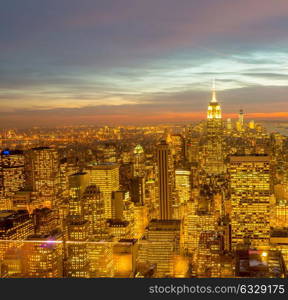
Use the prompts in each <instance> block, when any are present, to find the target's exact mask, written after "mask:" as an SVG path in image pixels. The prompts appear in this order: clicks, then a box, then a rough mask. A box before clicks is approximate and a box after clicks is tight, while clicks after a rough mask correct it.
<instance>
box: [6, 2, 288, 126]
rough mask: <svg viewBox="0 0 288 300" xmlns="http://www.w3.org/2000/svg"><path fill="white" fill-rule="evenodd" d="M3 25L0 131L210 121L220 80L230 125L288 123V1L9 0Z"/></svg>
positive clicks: (221, 98) (220, 90)
mask: <svg viewBox="0 0 288 300" xmlns="http://www.w3.org/2000/svg"><path fill="white" fill-rule="evenodd" d="M0 20H1V21H0V22H1V26H0V101H1V108H0V125H1V126H23V125H25V126H28V125H45V126H46V125H49V124H56V123H57V124H61V123H63V124H64V123H65V124H69V123H70V124H71V123H89V122H91V123H97V122H98V123H100V122H101V123H105V122H106V121H107V122H115V123H117V122H118V123H119V122H120V123H121V122H123V123H129V122H136V121H137V122H140V121H143V122H153V121H161V120H163V121H173V120H177V121H180V120H193V119H197V118H202V117H205V110H206V107H207V102H208V101H209V98H210V85H211V80H212V78H214V77H215V78H216V79H217V88H218V90H219V92H218V98H219V101H220V102H221V103H222V107H223V111H224V114H226V115H227V116H233V114H235V113H237V111H238V110H239V108H244V109H245V111H246V112H247V113H248V114H250V116H254V117H261V118H263V117H265V118H269V117H270V118H287V112H288V106H287V96H286V95H287V80H288V60H287V45H288V38H287V26H288V2H287V1H286V0H277V1H271V0H252V1H251V0H242V1H230V0H202V1H191V0H181V2H178V1H173V0H157V1H152V0H146V1H143V0H118V1H116V0H105V1H92V0H84V1H76V0H57V1H56V0H50V1H44V2H43V1H37V0H26V1H21V0H10V1H6V2H5V3H4V4H2V5H1V11H0ZM283 112H284V114H283ZM35 115H37V117H35ZM31 117H33V119H32V118H31Z"/></svg>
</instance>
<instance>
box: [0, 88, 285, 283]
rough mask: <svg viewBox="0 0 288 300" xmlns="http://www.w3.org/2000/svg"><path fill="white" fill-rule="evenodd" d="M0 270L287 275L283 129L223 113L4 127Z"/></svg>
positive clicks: (212, 107) (4, 273)
mask: <svg viewBox="0 0 288 300" xmlns="http://www.w3.org/2000/svg"><path fill="white" fill-rule="evenodd" d="M1 148H2V150H1V155H0V276H1V277H45V278H48V277H82V278H95V277H137V278H143V277H190V278H191V277H281V278H282V277H286V275H287V271H286V268H287V266H288V138H287V137H286V136H284V135H281V134H280V133H277V132H274V133H268V132H267V131H266V129H265V128H264V127H263V126H261V125H260V124H257V123H255V122H254V121H252V120H247V121H246V120H245V118H244V112H243V110H240V112H239V117H238V119H234V120H231V119H227V120H223V118H222V113H221V107H220V104H219V103H218V101H217V98H216V91H215V89H214V88H213V93H212V100H211V101H210V103H209V105H208V113H207V120H205V121H202V122H199V123H197V124H196V123H195V124H188V125H187V124H180V125H179V124H176V125H158V126H142V127H133V126H130V127H129V126H128V127H108V126H105V127H99V128H96V127H93V126H91V127H85V126H83V127H81V126H80V127H65V128H62V129H61V128H55V129H41V128H34V129H30V130H26V132H25V131H22V132H20V131H17V130H12V129H11V130H8V131H6V132H5V133H4V134H3V135H2V138H1Z"/></svg>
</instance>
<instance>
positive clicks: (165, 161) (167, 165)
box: [157, 140, 172, 220]
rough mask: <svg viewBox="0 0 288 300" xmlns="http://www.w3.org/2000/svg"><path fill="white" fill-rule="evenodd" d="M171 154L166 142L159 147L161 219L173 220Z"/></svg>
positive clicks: (162, 142) (163, 141)
mask: <svg viewBox="0 0 288 300" xmlns="http://www.w3.org/2000/svg"><path fill="white" fill-rule="evenodd" d="M170 160H171V154H170V149H169V145H168V144H167V142H166V141H165V140H162V141H161V143H160V144H159V145H158V146H157V166H158V188H159V200H160V202H159V203H160V219H161V220H169V219H171V218H172V191H171V188H172V186H171V185H172V184H171V175H172V174H171V161H170Z"/></svg>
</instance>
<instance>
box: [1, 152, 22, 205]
mask: <svg viewBox="0 0 288 300" xmlns="http://www.w3.org/2000/svg"><path fill="white" fill-rule="evenodd" d="M0 159H1V161H0V173H1V176H0V178H1V179H0V197H1V198H0V209H10V208H11V207H12V203H11V200H12V196H13V195H14V193H15V192H17V191H19V190H20V189H22V188H23V187H24V185H25V176H24V172H25V171H24V161H25V160H24V154H23V151H20V150H4V151H2V152H1V156H0Z"/></svg>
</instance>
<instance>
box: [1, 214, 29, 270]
mask: <svg viewBox="0 0 288 300" xmlns="http://www.w3.org/2000/svg"><path fill="white" fill-rule="evenodd" d="M33 233H34V226H33V221H32V218H31V217H30V216H29V213H28V211H27V210H18V211H13V210H3V211H0V240H2V241H1V243H0V261H1V260H2V259H3V258H4V256H5V253H6V252H7V250H9V249H11V248H20V247H22V245H23V242H22V240H25V239H26V238H27V236H29V235H31V234H33ZM13 241H14V242H13ZM8 271H9V270H8Z"/></svg>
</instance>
